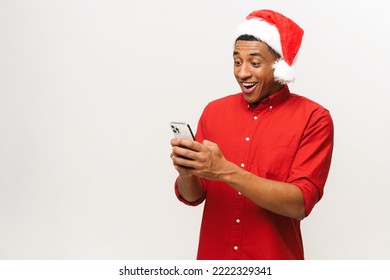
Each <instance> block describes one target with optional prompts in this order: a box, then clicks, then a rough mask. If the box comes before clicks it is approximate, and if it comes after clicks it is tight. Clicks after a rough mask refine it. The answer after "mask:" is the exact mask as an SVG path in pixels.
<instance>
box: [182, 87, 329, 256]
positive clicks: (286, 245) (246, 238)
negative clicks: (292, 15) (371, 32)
mask: <svg viewBox="0 0 390 280" xmlns="http://www.w3.org/2000/svg"><path fill="white" fill-rule="evenodd" d="M196 139H197V141H199V142H202V141H203V140H204V139H207V140H210V141H212V142H215V143H217V144H218V146H219V148H220V149H221V151H222V153H223V155H224V156H225V158H226V159H227V160H229V161H231V162H233V163H235V164H237V165H238V166H241V167H242V168H244V169H245V170H247V171H249V172H251V173H253V174H255V175H257V176H260V177H264V178H268V179H272V180H277V181H281V182H288V183H292V184H294V185H296V186H297V187H298V188H299V189H300V190H301V191H302V194H303V198H304V202H305V209H306V216H307V215H308V214H309V213H310V211H311V210H312V209H313V207H314V205H315V204H316V203H317V202H318V201H319V200H320V198H321V197H322V194H323V189H324V185H325V181H326V178H327V176H328V172H329V168H330V163H331V156H332V149H333V122H332V119H331V116H330V114H329V112H328V111H327V110H326V109H324V108H323V107H322V106H320V105H319V104H317V103H315V102H313V101H311V100H309V99H307V98H305V97H302V96H299V95H296V94H291V93H290V91H289V89H288V87H287V86H285V87H283V89H282V90H280V91H279V92H277V93H275V94H273V95H271V96H270V97H268V98H266V99H265V100H263V101H262V102H261V103H260V104H259V105H258V106H257V107H256V108H251V107H249V106H248V104H247V103H246V101H245V100H244V98H243V96H242V94H241V93H240V94H235V95H230V96H227V97H224V98H221V99H219V100H215V101H213V102H211V103H209V104H208V105H207V106H206V108H205V109H204V111H203V114H202V116H201V118H200V121H199V124H198V129H197V134H196ZM202 180H203V184H204V187H205V192H204V195H203V197H202V198H201V199H200V200H199V201H197V202H195V203H192V204H190V203H188V202H187V201H185V200H184V199H183V198H181V197H180V195H179V194H178V190H177V186H176V195H177V196H178V198H179V199H180V200H181V201H182V202H184V203H186V204H189V205H194V206H195V205H198V204H200V203H202V202H203V201H205V205H204V212H203V219H202V225H201V230H200V238H199V247H198V256H197V258H198V259H303V258H304V251H303V244H302V237H301V230H300V222H299V221H297V220H295V219H293V218H288V217H285V216H281V215H278V214H275V213H273V212H270V211H268V210H266V209H263V208H261V207H259V206H257V205H255V204H254V203H253V202H252V201H251V200H249V199H248V198H246V197H244V196H243V195H242V194H241V193H239V192H237V191H236V190H235V189H233V188H232V187H230V186H229V185H227V184H226V183H223V182H218V181H211V180H206V179H202Z"/></svg>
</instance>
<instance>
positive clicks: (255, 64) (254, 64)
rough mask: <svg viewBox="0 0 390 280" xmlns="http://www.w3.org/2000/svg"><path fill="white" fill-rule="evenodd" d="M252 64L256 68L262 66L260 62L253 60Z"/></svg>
mask: <svg viewBox="0 0 390 280" xmlns="http://www.w3.org/2000/svg"><path fill="white" fill-rule="evenodd" d="M251 65H252V66H253V67H255V68H258V67H260V66H261V63H260V62H251Z"/></svg>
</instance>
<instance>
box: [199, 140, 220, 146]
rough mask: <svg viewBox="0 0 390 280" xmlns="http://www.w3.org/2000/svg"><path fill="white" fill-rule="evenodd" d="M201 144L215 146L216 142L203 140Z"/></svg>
mask: <svg viewBox="0 0 390 280" xmlns="http://www.w3.org/2000/svg"><path fill="white" fill-rule="evenodd" d="M202 144H203V145H205V146H209V147H210V146H217V144H216V143H214V142H211V141H209V140H203V142H202Z"/></svg>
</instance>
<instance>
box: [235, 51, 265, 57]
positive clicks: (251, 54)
mask: <svg viewBox="0 0 390 280" xmlns="http://www.w3.org/2000/svg"><path fill="white" fill-rule="evenodd" d="M239 54H240V53H239V52H237V51H235V52H233V56H235V55H239ZM249 56H251V57H255V56H259V57H261V58H264V55H262V54H261V53H258V52H255V53H250V54H249Z"/></svg>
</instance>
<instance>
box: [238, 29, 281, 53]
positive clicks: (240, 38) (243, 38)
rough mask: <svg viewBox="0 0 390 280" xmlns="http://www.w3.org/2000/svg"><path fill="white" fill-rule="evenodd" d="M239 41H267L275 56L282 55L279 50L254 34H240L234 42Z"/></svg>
mask: <svg viewBox="0 0 390 280" xmlns="http://www.w3.org/2000/svg"><path fill="white" fill-rule="evenodd" d="M237 41H258V42H262V43H265V44H266V45H267V47H268V49H269V50H270V52H272V53H273V54H274V56H275V57H277V58H280V57H281V55H280V54H279V53H278V52H277V51H275V50H274V49H273V48H271V47H270V46H269V45H268V44H267V43H266V42H264V41H262V40H260V39H259V38H257V37H255V36H253V35H248V34H244V35H240V36H238V38H237V39H236V41H235V42H234V43H237Z"/></svg>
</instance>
